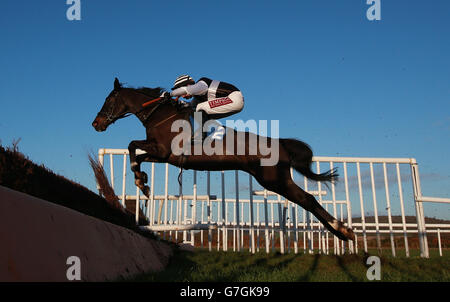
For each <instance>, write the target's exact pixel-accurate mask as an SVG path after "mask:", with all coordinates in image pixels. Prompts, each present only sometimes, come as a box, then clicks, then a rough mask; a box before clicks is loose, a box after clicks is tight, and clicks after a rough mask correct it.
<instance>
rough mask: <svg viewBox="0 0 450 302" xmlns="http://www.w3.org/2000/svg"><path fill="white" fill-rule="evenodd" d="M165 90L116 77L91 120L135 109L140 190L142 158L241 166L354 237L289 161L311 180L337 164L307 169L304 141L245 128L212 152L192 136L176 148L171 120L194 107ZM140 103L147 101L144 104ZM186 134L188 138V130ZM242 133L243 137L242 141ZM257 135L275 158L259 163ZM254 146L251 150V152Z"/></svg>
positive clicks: (187, 165)
mask: <svg viewBox="0 0 450 302" xmlns="http://www.w3.org/2000/svg"><path fill="white" fill-rule="evenodd" d="M163 92H164V89H162V88H160V87H157V88H148V87H141V88H130V87H123V85H122V84H121V83H120V82H119V80H118V79H117V78H115V80H114V88H113V90H112V91H111V92H110V93H109V95H108V96H107V97H106V99H105V102H104V104H103V106H102V108H101V110H100V111H99V112H98V114H97V116H96V117H95V119H94V121H93V123H92V126H93V127H94V128H95V130H96V131H98V132H103V131H105V130H106V129H107V128H108V126H110V125H111V124H113V123H114V122H116V121H117V120H119V119H121V118H124V117H126V116H129V115H131V114H134V115H135V116H136V117H137V118H138V119H139V120H140V121H141V122H142V124H143V126H144V127H145V128H146V134H147V138H146V139H145V140H134V141H131V142H130V144H129V146H128V150H129V154H130V167H131V170H132V171H133V172H134V176H135V184H136V185H137V186H138V187H139V189H140V190H141V191H142V193H143V194H145V195H146V196H147V197H149V193H150V189H149V187H148V186H147V185H146V183H147V182H148V177H147V174H146V173H145V172H142V171H141V168H140V166H141V163H142V162H156V163H169V164H171V165H174V166H176V167H180V168H182V169H194V170H200V171H205V170H209V171H222V170H241V171H245V172H247V173H249V174H250V175H252V176H253V177H254V178H255V179H256V180H257V181H258V183H259V184H260V185H261V186H263V187H264V188H266V189H267V190H269V191H273V192H275V193H278V194H280V195H281V196H283V197H285V198H286V199H287V200H290V201H292V202H294V203H296V204H298V205H300V206H301V207H303V208H304V209H305V210H307V211H309V212H311V213H312V214H313V215H314V216H315V217H317V219H318V220H319V221H320V222H321V223H322V224H323V225H324V226H325V227H326V228H327V229H328V230H329V231H330V232H331V233H333V234H334V235H335V236H337V237H338V238H339V239H341V240H344V241H347V240H354V238H355V236H354V233H353V230H352V229H351V228H347V227H346V226H345V225H344V224H343V223H342V222H341V221H339V220H337V219H336V218H334V217H333V216H332V215H330V214H329V213H328V212H327V211H326V210H325V209H324V208H323V207H322V206H321V205H320V203H319V202H318V201H317V200H316V199H315V197H314V196H313V195H311V194H309V193H307V192H305V191H304V190H303V189H301V188H300V187H299V186H297V184H296V183H295V182H294V180H293V179H292V175H291V167H293V168H294V169H295V170H296V171H297V172H299V173H301V174H303V175H304V176H305V177H307V178H308V179H310V180H313V181H321V182H326V183H328V182H334V181H336V180H337V177H338V174H337V173H336V169H333V170H330V171H326V172H324V173H320V174H316V173H314V172H313V171H312V170H311V165H312V157H313V153H312V150H311V148H310V147H309V146H308V145H307V144H306V143H304V142H302V141H300V140H297V139H293V138H279V139H275V138H270V137H263V136H259V135H257V134H253V133H250V132H248V131H246V132H242V131H237V130H235V129H230V128H229V127H227V128H226V132H225V136H224V137H223V139H222V140H221V141H220V144H219V142H218V141H209V143H210V144H211V146H213V147H216V149H218V151H222V152H215V153H213V154H210V153H208V154H206V153H207V152H206V150H200V151H201V152H194V151H195V150H194V149H195V148H196V144H195V143H193V142H192V141H190V140H188V141H187V142H186V141H185V140H180V142H181V143H180V146H181V147H182V148H183V149H182V150H184V151H183V152H179V151H177V152H174V150H173V149H174V148H173V146H174V145H173V141H175V140H177V138H179V135H180V133H182V132H180V131H174V129H173V126H172V125H173V124H174V123H175V122H182V123H181V124H183V123H185V124H189V125H190V124H191V123H190V118H191V116H192V114H193V109H192V108H190V106H181V105H180V102H178V101H174V100H173V99H171V98H170V99H167V98H160V97H159V96H160V95H161V94H162V93H163ZM149 99H150V100H152V101H149ZM144 104H146V105H148V104H149V105H148V106H143V105H144ZM185 124H184V125H185ZM179 129H180V128H178V130H179ZM185 136H186V134H185ZM187 136H188V137H189V138H190V132H189V133H188V135H187ZM228 138H231V139H228ZM239 138H241V139H239ZM242 138H244V140H243V141H242ZM208 139H210V137H208V138H205V142H204V143H206V141H207V140H208ZM255 140H256V141H260V140H266V141H267V143H268V144H269V145H270V146H275V145H276V146H278V161H277V162H276V163H275V164H271V165H263V164H262V160H264V159H267V158H268V155H267V152H266V151H264V152H263V150H262V149H261V147H260V146H259V145H257V144H255V143H254V142H255ZM252 142H253V143H252ZM175 145H176V144H175ZM239 148H241V149H242V148H243V149H244V151H245V152H241V153H239V152H238V154H236V150H237V149H239ZM137 149H141V150H143V151H144V152H145V153H144V154H139V155H136V150H137ZM252 150H253V152H251V151H252ZM186 151H188V152H186ZM216 151H217V150H216ZM230 151H231V152H230ZM241 151H242V150H241ZM255 151H256V152H255ZM186 154H189V155H186Z"/></svg>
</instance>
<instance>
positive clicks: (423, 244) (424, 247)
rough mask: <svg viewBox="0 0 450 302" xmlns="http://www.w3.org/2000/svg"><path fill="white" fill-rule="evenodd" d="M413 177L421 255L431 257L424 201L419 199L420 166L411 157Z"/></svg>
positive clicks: (420, 193)
mask: <svg viewBox="0 0 450 302" xmlns="http://www.w3.org/2000/svg"><path fill="white" fill-rule="evenodd" d="M411 177H412V183H413V192H414V204H415V208H416V219H417V231H418V233H419V244H420V256H421V257H424V258H429V257H430V256H429V253H428V243H427V233H426V229H425V217H424V213H423V205H422V202H421V201H419V199H420V197H422V190H421V188H420V178H419V167H418V165H417V162H416V160H415V159H411Z"/></svg>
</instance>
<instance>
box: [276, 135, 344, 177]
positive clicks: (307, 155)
mask: <svg viewBox="0 0 450 302" xmlns="http://www.w3.org/2000/svg"><path fill="white" fill-rule="evenodd" d="M280 142H281V145H282V146H283V147H284V148H285V149H286V151H287V152H288V154H289V163H290V166H291V167H293V168H294V169H295V170H296V171H298V172H300V173H301V174H303V175H304V176H306V177H307V178H309V179H311V180H315V181H329V182H334V181H337V179H338V176H339V175H338V174H337V173H336V172H337V169H336V168H334V169H332V170H329V171H326V172H324V173H320V174H316V173H314V172H313V171H312V170H311V164H312V157H313V152H312V150H311V147H309V146H308V144H306V143H304V142H302V141H299V140H296V139H292V138H287V139H280Z"/></svg>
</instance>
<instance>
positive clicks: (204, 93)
mask: <svg viewBox="0 0 450 302" xmlns="http://www.w3.org/2000/svg"><path fill="white" fill-rule="evenodd" d="M170 96H172V97H178V96H181V97H183V98H185V99H190V98H192V97H194V100H193V101H192V102H191V106H192V108H194V110H195V111H196V112H201V114H202V123H199V124H200V125H201V128H200V129H203V124H204V123H205V122H206V121H207V120H209V119H220V118H225V117H228V116H231V115H233V114H235V113H238V112H240V111H241V110H242V108H243V107H244V97H243V95H242V92H241V91H240V90H239V89H237V88H236V87H235V86H234V85H232V84H228V83H226V82H221V81H216V80H211V79H209V78H206V77H203V78H201V79H199V80H198V81H197V83H196V82H195V81H194V79H193V78H191V77H190V76H189V75H181V76H179V77H178V78H177V79H176V80H175V83H174V86H173V88H172V92H171V93H170Z"/></svg>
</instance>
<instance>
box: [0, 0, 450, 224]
mask: <svg viewBox="0 0 450 302" xmlns="http://www.w3.org/2000/svg"><path fill="white" fill-rule="evenodd" d="M68 7H69V6H68V5H66V1H65V0H59V1H13V0H3V1H2V2H1V5H0V37H1V40H0V41H1V42H0V43H1V44H0V45H1V47H0V104H1V107H0V108H1V109H0V139H1V141H2V144H3V145H10V143H11V141H12V140H13V139H17V138H21V142H20V144H19V147H20V150H21V151H22V152H24V153H25V154H26V155H28V156H29V157H30V158H31V159H32V160H34V161H35V162H37V163H43V164H44V165H46V166H47V167H49V168H50V169H52V170H54V171H55V172H57V173H59V174H62V175H64V176H66V177H68V178H70V179H73V180H75V181H77V182H80V183H81V184H83V185H85V186H87V187H89V188H91V189H92V188H94V185H93V178H92V173H91V172H90V168H89V165H88V161H87V158H86V153H87V152H88V151H91V150H94V151H96V150H97V149H98V148H101V147H109V148H126V147H127V146H128V143H129V142H130V141H131V140H133V139H143V138H144V136H145V132H144V128H143V127H142V126H141V124H140V123H139V122H138V120H137V119H136V118H135V117H130V118H127V119H125V120H122V121H119V122H117V123H116V124H114V125H113V126H112V127H111V128H109V129H108V131H107V132H104V133H97V132H95V131H94V129H93V128H92V126H91V122H92V120H93V119H94V117H95V115H96V114H97V112H98V111H99V109H100V107H101V105H102V104H103V101H104V99H105V97H106V96H107V95H108V93H109V91H110V90H111V89H112V85H113V80H114V77H116V76H117V77H118V78H119V79H120V81H122V82H124V83H126V84H127V85H130V86H134V87H137V86H150V87H155V86H163V87H166V88H170V87H171V86H172V83H173V81H174V79H175V78H176V77H177V76H178V75H179V74H184V73H189V74H190V75H192V76H193V77H194V78H196V79H198V78H199V77H201V76H208V77H211V78H215V79H218V80H223V81H227V82H231V83H233V84H235V85H236V86H238V87H239V88H240V89H241V90H242V91H243V93H244V97H245V101H246V105H245V108H244V110H243V111H242V112H241V113H239V114H238V115H236V116H235V117H236V118H240V119H243V120H248V119H266V120H280V137H296V138H299V139H301V140H303V141H305V142H307V143H308V144H310V145H311V146H312V148H313V150H314V152H315V154H316V155H322V156H362V157H369V156H370V157H415V158H416V159H417V160H418V162H419V166H420V171H421V173H422V174H423V175H424V178H423V180H422V187H423V188H422V189H423V192H424V194H426V195H435V196H442V197H450V186H449V183H450V172H449V171H450V163H449V161H448V158H449V151H450V56H449V54H450V20H449V18H448V17H449V15H450V2H449V1H444V0H442V1H441V0H435V1H432V2H429V1H418V0H412V1H411V0H410V1H407V0H396V1H382V7H381V17H382V19H381V20H380V21H372V22H371V21H368V20H367V18H366V11H367V9H368V8H369V6H368V5H367V4H366V1H363V0H360V1H356V0H353V1H349V0H346V1H331V0H322V1H314V0H308V1H306V0H305V1H234V0H232V1H222V2H220V3H218V1H197V0H192V1H183V2H181V1H138V0H130V1H101V0H95V1H94V0H82V1H81V18H82V20H81V21H68V20H67V19H66V10H67V9H68ZM427 175H433V177H430V178H429V179H428V180H427V177H426V176H427ZM444 211H445V215H446V216H448V213H449V212H448V208H444ZM440 214H442V213H440Z"/></svg>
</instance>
